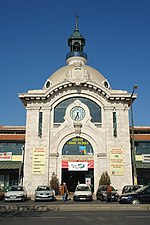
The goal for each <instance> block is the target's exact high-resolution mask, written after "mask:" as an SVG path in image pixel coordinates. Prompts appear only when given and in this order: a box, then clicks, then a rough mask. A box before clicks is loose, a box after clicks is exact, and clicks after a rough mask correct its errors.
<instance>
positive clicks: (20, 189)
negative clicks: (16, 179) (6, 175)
mask: <svg viewBox="0 0 150 225" xmlns="http://www.w3.org/2000/svg"><path fill="white" fill-rule="evenodd" d="M26 199H27V190H26V188H25V187H24V186H11V187H9V188H8V190H7V191H6V192H5V193H4V201H25V200H26Z"/></svg>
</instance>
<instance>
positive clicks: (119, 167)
mask: <svg viewBox="0 0 150 225" xmlns="http://www.w3.org/2000/svg"><path fill="white" fill-rule="evenodd" d="M110 175H112V176H123V175H124V158H123V149H122V148H112V149H111V150H110Z"/></svg>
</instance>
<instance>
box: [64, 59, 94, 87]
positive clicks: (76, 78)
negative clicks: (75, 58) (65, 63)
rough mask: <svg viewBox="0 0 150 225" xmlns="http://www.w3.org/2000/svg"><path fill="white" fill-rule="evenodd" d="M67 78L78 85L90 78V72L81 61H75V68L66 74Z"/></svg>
mask: <svg viewBox="0 0 150 225" xmlns="http://www.w3.org/2000/svg"><path fill="white" fill-rule="evenodd" d="M65 80H67V81H69V82H71V83H75V84H76V85H77V86H78V85H80V84H82V83H86V82H87V81H89V80H90V73H89V72H88V71H87V70H85V69H83V67H82V63H81V62H75V63H74V67H73V69H72V70H69V71H68V73H67V74H66V77H65Z"/></svg>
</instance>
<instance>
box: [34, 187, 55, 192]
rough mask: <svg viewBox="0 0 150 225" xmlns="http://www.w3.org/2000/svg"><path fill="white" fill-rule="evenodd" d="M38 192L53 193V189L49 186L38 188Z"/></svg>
mask: <svg viewBox="0 0 150 225" xmlns="http://www.w3.org/2000/svg"><path fill="white" fill-rule="evenodd" d="M37 191H52V188H51V187H48V186H40V187H37Z"/></svg>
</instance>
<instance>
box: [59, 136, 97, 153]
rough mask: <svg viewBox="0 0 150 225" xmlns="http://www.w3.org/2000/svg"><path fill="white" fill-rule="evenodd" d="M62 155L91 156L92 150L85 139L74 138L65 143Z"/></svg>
mask: <svg viewBox="0 0 150 225" xmlns="http://www.w3.org/2000/svg"><path fill="white" fill-rule="evenodd" d="M62 155H93V148H92V145H91V144H90V143H89V142H88V141H87V140H86V139H84V138H81V137H75V138H71V139H70V140H69V141H67V142H66V143H65V145H64V146H63V149H62Z"/></svg>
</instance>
